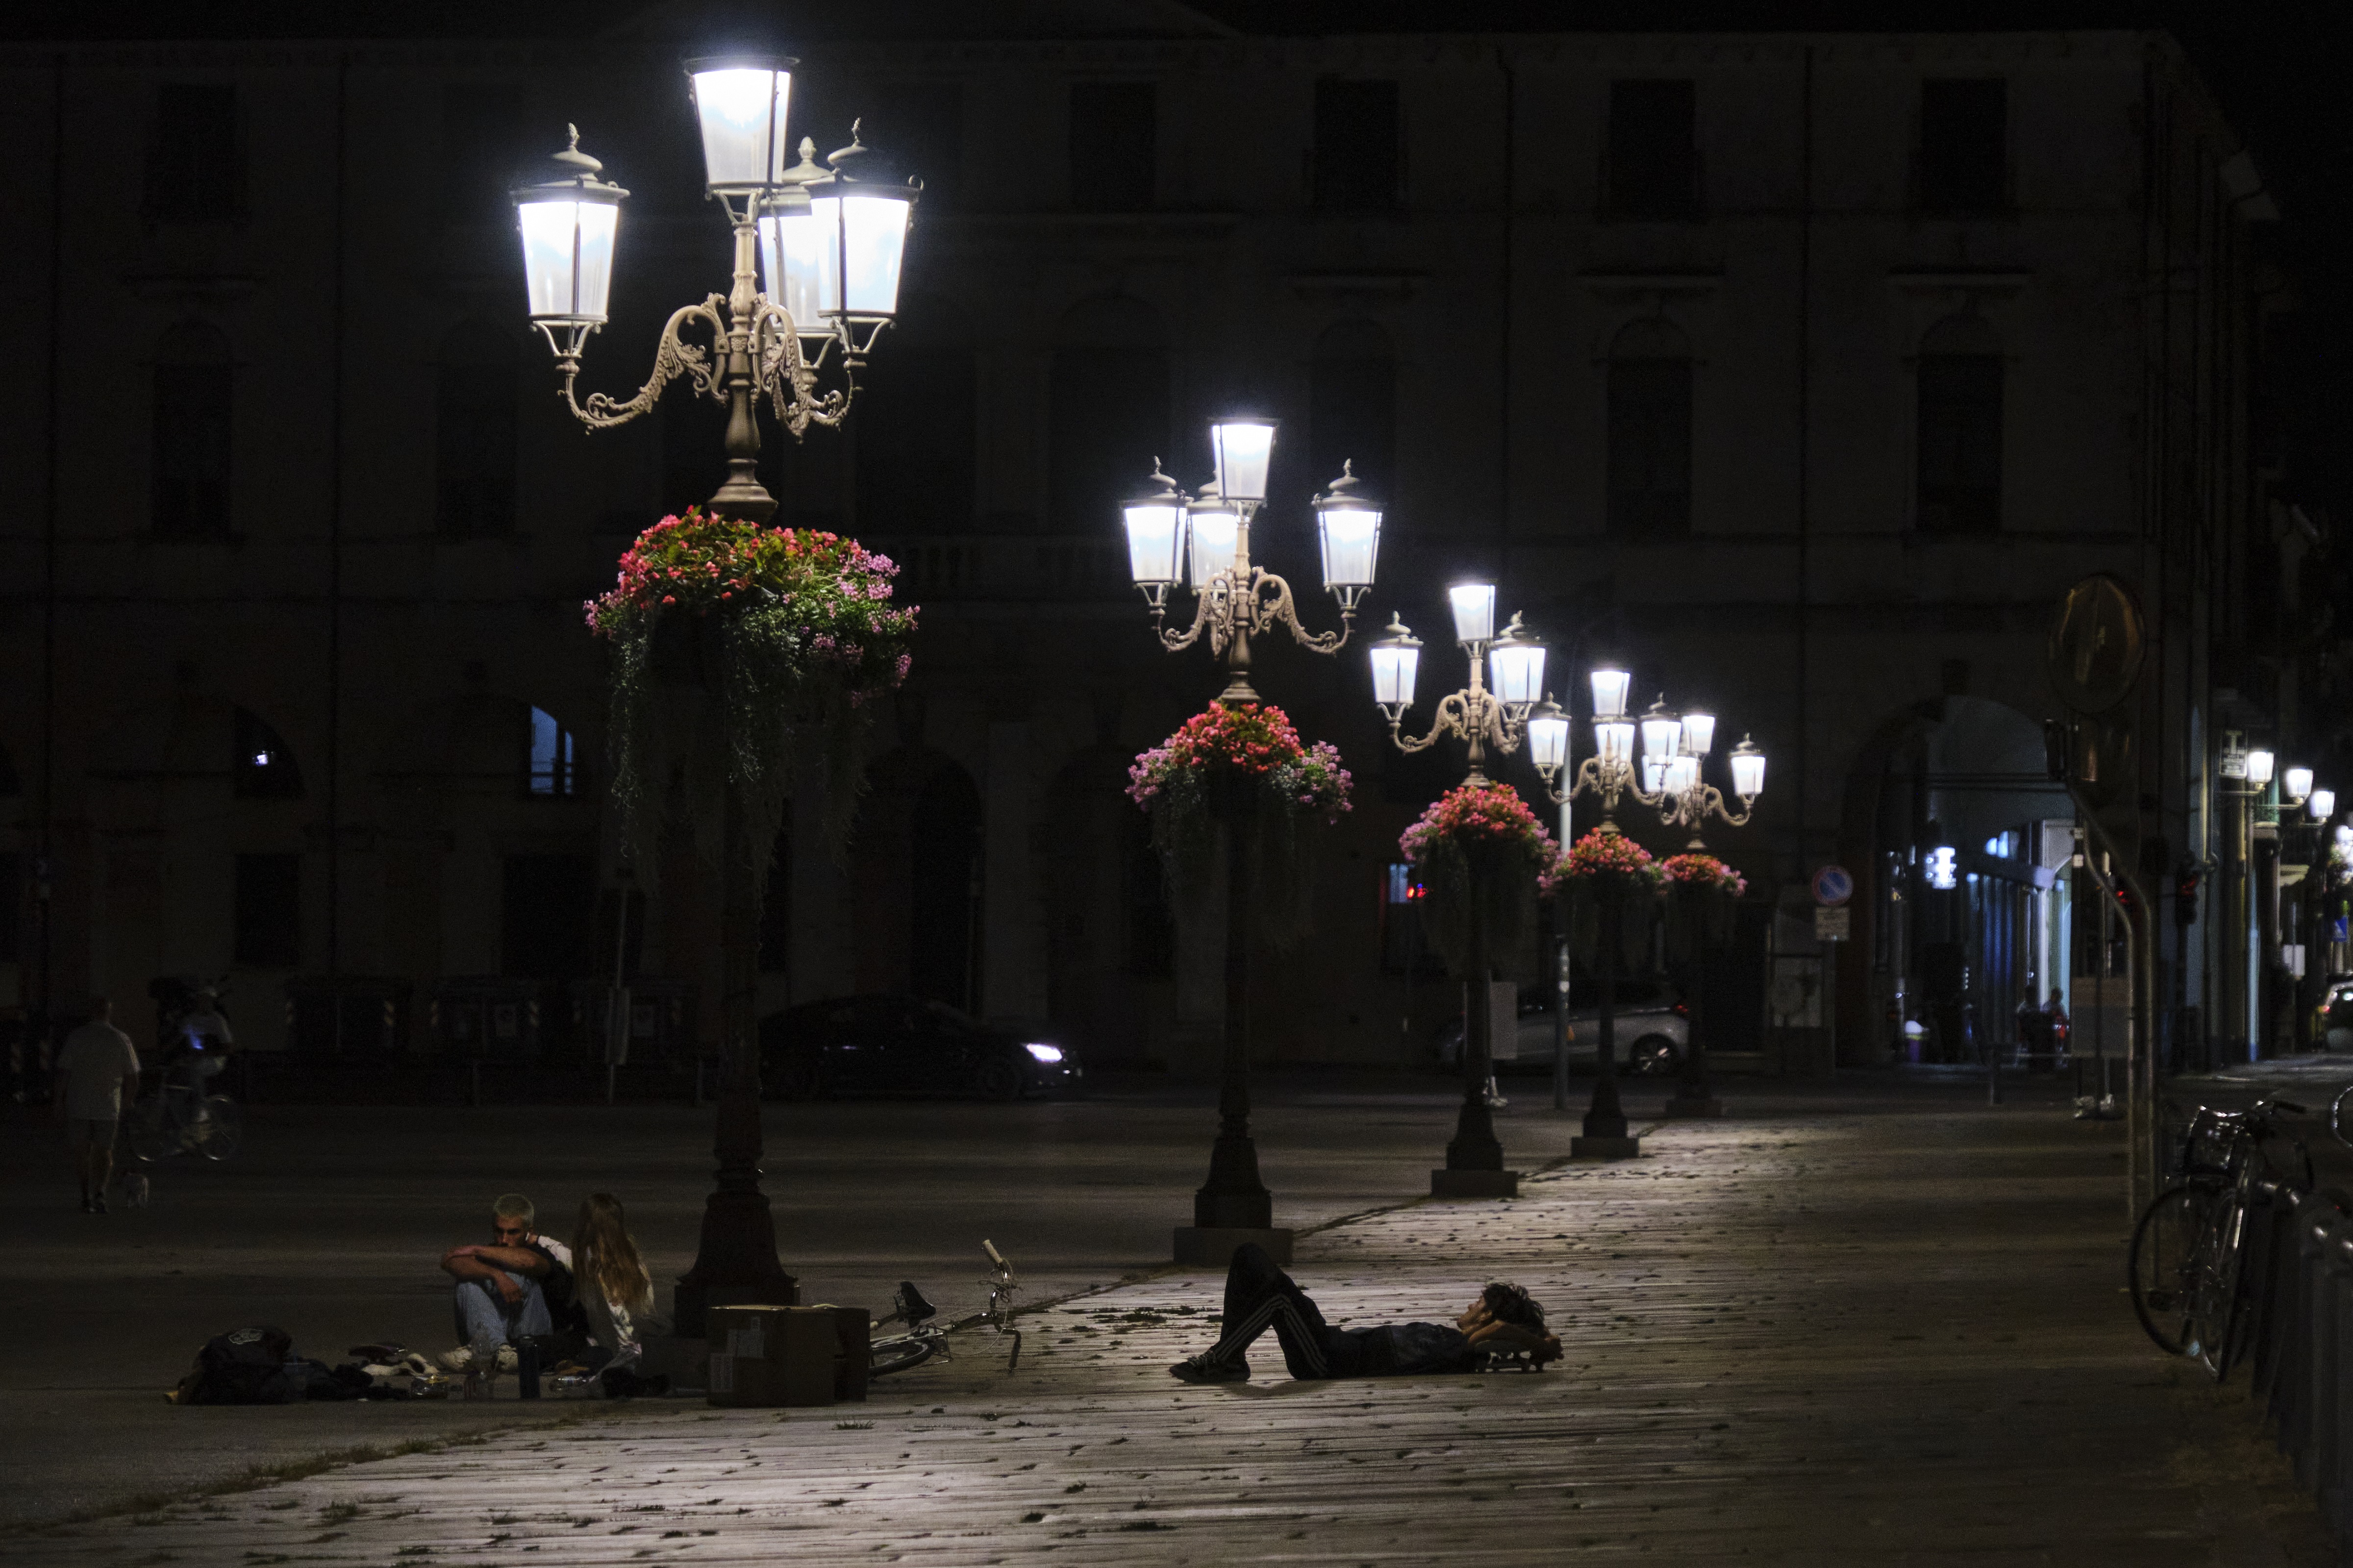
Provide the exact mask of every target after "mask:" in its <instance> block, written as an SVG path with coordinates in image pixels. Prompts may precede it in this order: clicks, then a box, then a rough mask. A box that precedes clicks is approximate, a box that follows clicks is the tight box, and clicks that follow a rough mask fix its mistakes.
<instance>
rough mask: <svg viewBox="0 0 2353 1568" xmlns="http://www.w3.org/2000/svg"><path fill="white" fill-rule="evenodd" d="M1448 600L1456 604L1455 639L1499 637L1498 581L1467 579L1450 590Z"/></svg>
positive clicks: (1468, 639)
mask: <svg viewBox="0 0 2353 1568" xmlns="http://www.w3.org/2000/svg"><path fill="white" fill-rule="evenodd" d="M1446 598H1447V602H1448V603H1449V604H1451V605H1453V607H1454V640H1455V641H1456V642H1463V643H1482V642H1493V640H1494V638H1495V585H1494V584H1492V583H1465V584H1461V586H1459V587H1453V588H1449V589H1447V590H1446Z"/></svg>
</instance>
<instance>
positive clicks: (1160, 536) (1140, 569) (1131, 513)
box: [1120, 497, 1185, 588]
mask: <svg viewBox="0 0 2353 1568" xmlns="http://www.w3.org/2000/svg"><path fill="white" fill-rule="evenodd" d="M1120 516H1121V519H1122V521H1124V522H1125V523H1126V524H1127V564H1128V570H1129V572H1130V573H1131V574H1133V575H1134V579H1135V585H1136V586H1137V587H1139V588H1157V587H1165V586H1166V585H1167V584H1171V583H1174V582H1176V580H1177V578H1178V577H1180V576H1181V575H1183V571H1182V559H1181V558H1182V552H1183V549H1184V544H1185V504H1184V502H1182V501H1178V500H1163V499H1161V498H1159V497H1154V498H1152V499H1149V500H1132V501H1130V502H1128V503H1127V505H1126V506H1124V507H1123V508H1121V509H1120Z"/></svg>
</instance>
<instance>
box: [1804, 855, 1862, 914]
mask: <svg viewBox="0 0 2353 1568" xmlns="http://www.w3.org/2000/svg"><path fill="white" fill-rule="evenodd" d="M1852 897H1854V878H1853V877H1852V876H1851V875H1849V874H1848V872H1847V868H1845V867H1843V866H1825V867H1823V868H1821V869H1820V870H1819V871H1816V872H1815V873H1814V902H1816V903H1818V904H1820V905H1821V907H1822V908H1824V909H1826V910H1834V909H1836V908H1838V907H1839V906H1840V905H1841V904H1843V903H1845V902H1846V901H1847V900H1849V899H1851V898H1852Z"/></svg>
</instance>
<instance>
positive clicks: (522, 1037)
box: [432, 974, 540, 1065]
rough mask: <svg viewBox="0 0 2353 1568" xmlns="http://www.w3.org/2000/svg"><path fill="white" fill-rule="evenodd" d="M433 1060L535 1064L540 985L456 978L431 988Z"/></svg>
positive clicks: (507, 978)
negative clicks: (465, 1059)
mask: <svg viewBox="0 0 2353 1568" xmlns="http://www.w3.org/2000/svg"><path fill="white" fill-rule="evenodd" d="M432 1033H433V1048H434V1051H435V1053H436V1054H437V1055H442V1056H453V1057H459V1058H470V1059H472V1060H475V1061H490V1062H512V1063H519V1064H525V1065H528V1064H530V1063H533V1062H536V1061H537V1060H538V1059H539V1040H540V1033H539V982H537V981H535V980H527V979H522V978H520V977H518V976H513V975H505V974H471V975H460V976H458V977H456V978H454V979H449V980H444V981H442V982H441V983H440V984H437V985H436V986H434V988H433V1021H432Z"/></svg>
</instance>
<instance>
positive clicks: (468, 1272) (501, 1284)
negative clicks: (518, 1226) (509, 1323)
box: [441, 1247, 522, 1305]
mask: <svg viewBox="0 0 2353 1568" xmlns="http://www.w3.org/2000/svg"><path fill="white" fill-rule="evenodd" d="M510 1250H512V1248H508V1247H451V1248H450V1249H449V1250H448V1251H447V1252H445V1253H443V1254H442V1255H441V1271H442V1272H443V1273H444V1274H447V1275H448V1276H449V1278H451V1279H455V1280H457V1281H458V1282H459V1284H464V1283H466V1282H467V1281H469V1280H473V1279H486V1280H488V1281H490V1283H491V1285H492V1286H493V1287H495V1288H496V1289H497V1290H498V1293H499V1294H500V1295H501V1296H502V1297H504V1298H505V1299H506V1300H507V1301H508V1303H509V1304H510V1305H512V1303H514V1302H517V1301H520V1300H522V1286H520V1285H518V1284H516V1283H515V1281H514V1276H513V1275H512V1274H509V1273H508V1272H507V1271H506V1270H505V1269H503V1268H500V1267H499V1266H498V1265H497V1263H496V1262H495V1261H493V1260H492V1259H491V1258H486V1257H484V1256H483V1255H484V1254H485V1253H497V1252H506V1251H510Z"/></svg>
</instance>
